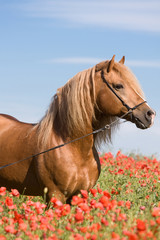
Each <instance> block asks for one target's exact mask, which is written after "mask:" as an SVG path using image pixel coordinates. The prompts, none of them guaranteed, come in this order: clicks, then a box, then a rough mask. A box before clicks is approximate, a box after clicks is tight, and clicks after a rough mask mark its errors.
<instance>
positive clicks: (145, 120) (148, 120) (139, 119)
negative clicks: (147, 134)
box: [131, 109, 156, 129]
mask: <svg viewBox="0 0 160 240" xmlns="http://www.w3.org/2000/svg"><path fill="white" fill-rule="evenodd" d="M155 115H156V113H155V111H153V110H152V109H149V110H148V111H147V112H145V113H142V112H141V113H139V114H136V113H135V114H134V113H133V114H132V117H131V118H132V120H131V121H132V122H134V123H135V124H136V126H137V127H138V128H140V129H147V128H149V127H151V126H152V125H153V122H154V117H155Z"/></svg>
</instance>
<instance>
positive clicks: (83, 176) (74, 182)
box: [63, 160, 99, 195]
mask: <svg viewBox="0 0 160 240" xmlns="http://www.w3.org/2000/svg"><path fill="white" fill-rule="evenodd" d="M70 170H71V169H70ZM67 175H68V177H66V179H65V186H64V189H63V190H64V192H65V193H67V195H73V194H75V193H78V192H79V191H80V190H81V189H83V190H89V189H90V188H92V187H93V186H94V185H95V183H96V181H97V179H98V175H99V173H98V168H97V164H96V162H95V160H91V161H89V162H88V163H85V164H82V165H78V166H74V167H73V169H72V170H71V171H70V173H69V174H66V176H67Z"/></svg>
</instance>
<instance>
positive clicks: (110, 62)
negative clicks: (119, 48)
mask: <svg viewBox="0 0 160 240" xmlns="http://www.w3.org/2000/svg"><path fill="white" fill-rule="evenodd" d="M114 59H115V55H113V57H112V59H111V60H110V61H109V64H108V68H107V72H108V73H109V72H110V71H111V70H112V68H113V66H114Z"/></svg>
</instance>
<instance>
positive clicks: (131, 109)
mask: <svg viewBox="0 0 160 240" xmlns="http://www.w3.org/2000/svg"><path fill="white" fill-rule="evenodd" d="M101 78H102V80H103V82H104V83H105V84H106V85H107V86H108V88H109V89H110V90H111V91H112V92H113V93H114V94H115V96H116V97H117V98H118V99H119V100H120V101H121V103H122V104H123V106H125V107H126V108H127V110H128V112H126V113H125V114H123V115H122V116H121V117H119V118H120V119H123V118H124V117H125V116H127V115H128V114H130V113H132V111H133V110H135V109H136V108H138V107H139V106H141V105H142V104H143V103H146V101H143V102H141V103H139V104H137V105H136V106H134V107H133V108H131V107H129V106H128V104H126V103H125V102H124V101H123V99H121V97H120V96H119V95H118V94H117V93H116V92H115V91H114V89H113V88H112V87H111V86H110V85H109V83H108V82H107V81H106V79H105V77H104V72H103V71H102V72H101ZM119 118H117V119H116V120H115V121H113V122H111V123H110V124H107V125H105V126H104V127H102V128H99V129H98V130H95V131H93V132H91V133H88V134H86V135H83V136H81V137H79V138H75V139H73V140H70V141H68V142H66V143H63V144H60V145H58V146H55V147H53V148H49V149H47V150H45V151H42V152H39V153H36V154H33V155H31V156H29V157H26V158H24V159H21V160H18V161H16V162H13V163H9V164H6V165H4V166H1V167H0V170H1V169H4V168H6V167H9V166H12V165H14V164H16V163H20V162H23V161H25V160H28V159H31V158H34V157H37V156H39V155H41V154H44V153H47V152H50V151H53V150H55V149H58V148H61V147H64V146H66V145H68V144H70V143H73V142H76V141H79V140H81V139H83V138H86V137H88V136H90V135H94V134H97V133H99V132H103V131H105V130H107V129H110V128H111V126H112V125H113V124H115V123H116V122H118V121H119Z"/></svg>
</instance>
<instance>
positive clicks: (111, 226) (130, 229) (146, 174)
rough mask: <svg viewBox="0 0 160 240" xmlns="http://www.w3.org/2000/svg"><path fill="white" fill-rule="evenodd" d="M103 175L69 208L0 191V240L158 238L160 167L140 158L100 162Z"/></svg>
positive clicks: (108, 157)
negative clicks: (48, 205) (92, 187)
mask: <svg viewBox="0 0 160 240" xmlns="http://www.w3.org/2000/svg"><path fill="white" fill-rule="evenodd" d="M100 160H101V165H102V172H101V175H100V178H99V180H98V182H97V185H96V186H95V188H94V189H91V190H90V191H89V193H88V192H87V191H84V190H82V191H81V195H78V196H74V197H73V199H72V205H71V206H70V205H68V204H64V205H63V204H61V202H59V201H58V200H57V199H55V198H54V197H53V198H52V201H51V205H50V207H49V208H48V209H46V208H45V204H44V201H43V199H42V198H40V197H27V196H22V195H19V193H18V192H17V191H16V190H12V191H11V192H7V191H6V190H5V188H3V187H1V188H0V240H5V239H16V240H21V239H49V240H56V239H62V240H63V239H66V240H68V239H69V240H72V239H73V240H74V239H75V240H83V239H91V240H94V239H102V240H103V239H104V240H107V239H108V240H109V239H112V240H139V239H142V240H143V239H144V240H146V239H157V240H159V239H160V163H159V162H158V160H157V159H156V158H153V157H152V158H147V157H144V156H141V155H138V156H134V155H129V156H126V155H123V154H122V153H121V152H118V153H117V155H116V157H113V156H112V154H111V153H106V154H104V155H103V156H102V157H101V158H100Z"/></svg>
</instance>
